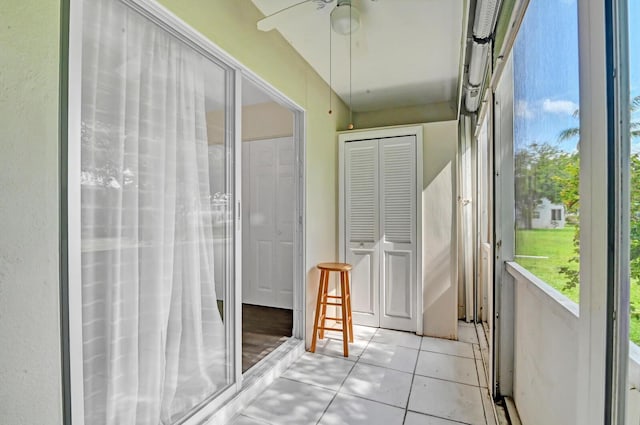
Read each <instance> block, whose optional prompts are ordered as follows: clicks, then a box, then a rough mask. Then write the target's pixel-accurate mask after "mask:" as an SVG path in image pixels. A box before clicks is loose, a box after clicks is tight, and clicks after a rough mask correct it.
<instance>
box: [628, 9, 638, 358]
mask: <svg viewBox="0 0 640 425" xmlns="http://www.w3.org/2000/svg"><path fill="white" fill-rule="evenodd" d="M628 4H629V6H628V7H629V23H630V25H629V29H628V31H629V55H630V57H629V64H630V68H631V69H630V101H631V103H630V105H629V110H630V114H631V125H630V142H631V147H630V155H631V158H630V163H629V165H630V167H629V168H630V169H629V171H630V180H631V182H630V183H631V184H630V186H629V188H630V203H629V205H630V215H629V224H630V226H629V228H630V246H631V252H630V269H631V270H630V271H631V285H630V301H631V305H630V314H631V317H630V322H629V336H630V339H631V341H633V342H634V343H636V344H637V345H640V28H639V27H638V25H637V19H638V16H640V3H639V2H637V1H629V3H628ZM637 352H640V350H637ZM638 360H640V359H638Z"/></svg>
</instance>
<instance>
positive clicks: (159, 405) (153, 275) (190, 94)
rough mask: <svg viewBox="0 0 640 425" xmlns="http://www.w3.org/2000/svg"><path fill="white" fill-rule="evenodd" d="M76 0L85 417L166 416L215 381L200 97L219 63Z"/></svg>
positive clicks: (145, 419)
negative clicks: (80, 6) (80, 22)
mask: <svg viewBox="0 0 640 425" xmlns="http://www.w3.org/2000/svg"><path fill="white" fill-rule="evenodd" d="M84 4H85V6H84V35H83V37H84V38H83V46H84V47H83V81H82V90H83V98H82V105H83V106H82V125H83V128H82V175H81V181H82V187H81V191H82V192H81V197H82V223H81V225H82V287H83V292H82V297H83V349H84V354H83V355H84V394H85V412H86V413H85V423H86V424H87V425H101V424H105V425H134V424H135V425H139V424H150V425H151V424H153V425H156V424H161V423H162V424H169V423H172V422H175V420H176V419H178V418H180V417H181V416H183V415H184V414H185V413H186V412H188V411H189V410H190V409H191V408H193V407H194V406H195V405H197V404H198V403H200V402H202V401H203V400H204V399H205V398H206V397H208V396H210V395H212V394H214V393H215V392H216V391H218V390H220V389H221V388H223V387H224V386H225V385H226V384H227V383H228V376H227V365H226V362H227V355H226V350H225V332H224V325H223V323H222V318H221V316H220V313H219V310H218V307H217V301H216V293H215V285H214V270H213V264H214V249H213V228H212V214H211V191H210V180H209V160H208V149H207V145H208V142H207V122H206V109H205V90H206V88H207V85H209V86H210V85H211V84H218V85H222V87H224V84H225V78H224V71H223V70H222V69H221V68H219V67H218V66H216V65H214V64H213V63H211V62H209V61H208V60H206V59H205V58H203V57H202V56H201V55H199V54H197V53H196V52H195V51H193V50H192V49H190V48H189V47H188V46H186V45H184V44H183V43H181V42H180V41H178V40H176V39H174V38H173V37H171V36H170V35H169V34H168V33H166V32H165V31H163V30H162V29H161V28H159V27H157V26H156V25H154V24H152V23H151V22H150V21H148V20H146V19H145V18H143V17H142V16H140V15H138V14H137V13H136V12H134V11H133V10H130V9H129V8H128V7H126V6H125V5H123V4H122V3H120V2H119V1H117V0H88V1H85V2H84ZM218 92H224V90H218ZM220 166H224V163H221V164H220Z"/></svg>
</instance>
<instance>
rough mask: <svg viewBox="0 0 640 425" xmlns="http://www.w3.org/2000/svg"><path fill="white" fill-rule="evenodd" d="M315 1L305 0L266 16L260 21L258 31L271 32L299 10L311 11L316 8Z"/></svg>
mask: <svg viewBox="0 0 640 425" xmlns="http://www.w3.org/2000/svg"><path fill="white" fill-rule="evenodd" d="M314 4H315V1H314V0H304V1H300V2H298V3H294V4H292V5H291V6H288V7H285V8H284V9H280V10H278V11H277V12H274V13H272V14H271V15H269V16H265V17H264V18H262V19H260V20H259V21H258V29H259V30H260V31H271V30H272V29H274V28H275V27H277V26H278V24H279V23H280V22H281V20H282V19H285V18H286V17H287V15H288V14H289V13H290V12H292V11H294V10H298V11H299V9H303V10H304V9H308V10H309V11H310V10H312V9H313V8H314Z"/></svg>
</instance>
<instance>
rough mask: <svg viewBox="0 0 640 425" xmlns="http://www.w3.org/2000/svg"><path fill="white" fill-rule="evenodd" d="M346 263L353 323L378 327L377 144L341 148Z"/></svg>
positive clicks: (368, 143) (378, 227)
mask: <svg viewBox="0 0 640 425" xmlns="http://www.w3.org/2000/svg"><path fill="white" fill-rule="evenodd" d="M344 158H345V221H346V223H345V224H346V226H345V230H346V234H345V236H346V240H345V242H346V247H345V248H346V250H345V251H346V261H347V262H348V263H350V264H352V265H353V269H352V272H351V297H352V300H351V308H352V311H353V321H354V323H357V324H360V325H367V326H376V327H377V326H379V325H380V314H379V313H380V308H379V307H380V300H379V292H380V290H379V272H380V264H379V258H380V255H379V244H378V241H379V240H380V217H379V204H380V197H379V180H378V175H379V173H378V166H379V158H378V140H363V141H356V142H348V143H346V144H345V157H344Z"/></svg>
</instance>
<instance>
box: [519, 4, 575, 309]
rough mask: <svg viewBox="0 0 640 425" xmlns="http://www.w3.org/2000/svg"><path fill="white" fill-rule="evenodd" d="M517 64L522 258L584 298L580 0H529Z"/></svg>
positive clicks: (552, 281) (567, 291) (545, 278)
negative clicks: (567, 218)
mask: <svg viewBox="0 0 640 425" xmlns="http://www.w3.org/2000/svg"><path fill="white" fill-rule="evenodd" d="M550 28H553V31H550V30H549V29H550ZM513 66H514V70H513V79H514V99H513V100H514V133H513V134H514V178H515V182H514V183H515V217H516V223H515V226H516V229H515V254H516V255H515V260H516V261H517V262H518V263H519V264H521V265H522V266H523V267H526V268H527V269H528V270H529V271H531V272H532V273H534V274H535V275H536V276H538V277H539V278H541V279H542V280H543V281H545V282H547V283H548V284H550V285H552V286H553V287H555V288H556V289H558V290H560V291H561V292H563V293H564V294H565V295H567V296H568V297H569V298H571V299H572V300H574V301H575V302H578V298H579V294H578V289H579V288H578V279H579V276H578V270H579V269H578V263H579V252H578V248H579V247H578V240H579V238H578V232H579V223H578V219H577V217H578V214H579V198H578V177H579V169H580V166H579V156H578V146H579V143H578V141H579V124H580V122H579V112H578V104H579V69H578V29H577V4H576V2H564V1H563V2H558V1H555V0H537V1H534V2H530V3H529V6H528V9H527V12H526V14H525V18H524V21H523V23H522V26H521V28H520V31H519V34H518V38H517V40H516V43H515V46H514V50H513ZM559 206H562V208H560V207H559ZM563 211H566V213H571V214H572V215H573V217H574V219H573V220H571V221H566V222H564V221H562V218H563Z"/></svg>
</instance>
